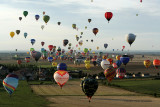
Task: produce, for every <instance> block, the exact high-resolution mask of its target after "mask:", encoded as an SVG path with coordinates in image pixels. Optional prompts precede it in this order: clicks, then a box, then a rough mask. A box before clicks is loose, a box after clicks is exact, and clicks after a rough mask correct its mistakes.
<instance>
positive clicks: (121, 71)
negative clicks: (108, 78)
mask: <svg viewBox="0 0 160 107" xmlns="http://www.w3.org/2000/svg"><path fill="white" fill-rule="evenodd" d="M116 73H117V75H118V77H119V78H120V79H123V78H124V76H125V74H126V70H125V69H124V68H118V69H117V70H116Z"/></svg>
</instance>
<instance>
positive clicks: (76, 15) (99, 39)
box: [0, 0, 160, 50]
mask: <svg viewBox="0 0 160 107" xmlns="http://www.w3.org/2000/svg"><path fill="white" fill-rule="evenodd" d="M159 4H160V0H143V2H142V3H140V0H93V2H91V0H1V1H0V14H1V17H0V23H1V26H0V29H1V31H0V36H1V39H0V50H15V49H18V50H29V49H30V48H35V49H36V50H40V49H41V48H42V46H41V41H44V42H45V45H44V48H46V49H48V45H56V46H57V47H58V46H60V47H62V48H64V49H67V47H63V39H68V40H69V41H70V43H72V47H74V49H76V47H75V46H76V44H77V42H76V39H75V35H78V36H80V32H83V33H84V34H83V35H82V39H83V41H84V45H83V46H81V47H80V48H81V49H83V48H92V49H93V50H95V49H96V47H97V46H99V47H100V49H101V50H104V43H108V45H109V46H108V48H107V50H112V49H115V50H116V49H122V46H126V50H128V49H129V50H159V49H160V42H159V41H160V27H159V26H160V6H159ZM23 11H28V12H29V14H28V16H27V17H26V18H25V17H24V16H23ZM43 11H45V12H46V15H49V16H50V20H49V22H48V23H47V25H46V24H45V23H44V21H43V14H42V13H43ZM105 12H112V13H113V18H112V19H111V21H110V23H108V22H107V20H106V19H105V17H104V14H105ZM36 14H38V15H40V19H39V20H38V21H36V20H35V15H36ZM136 14H139V15H138V16H136ZM19 17H22V21H19ZM89 18H91V19H92V22H91V23H88V19H89ZM58 21H60V22H61V25H60V26H58V25H57V22H58ZM73 23H75V24H76V25H77V27H78V28H79V30H78V31H76V30H73V28H72V24H73ZM41 25H45V28H44V30H42V29H41ZM85 26H87V27H88V28H87V30H85ZM93 28H98V29H99V32H98V34H97V35H96V36H95V35H94V34H93V33H92V29H93ZM16 30H21V32H20V34H19V35H15V36H14V38H11V37H10V32H11V31H13V32H15V31H16ZM24 32H27V33H28V36H27V38H26V39H25V38H24V36H23V35H24ZM128 33H133V34H135V35H137V38H136V40H135V42H134V43H133V44H132V46H131V47H130V46H129V44H128V43H127V42H126V40H125V35H126V34H128ZM112 38H113V40H112ZM31 39H36V43H35V44H34V45H33V46H32V45H31V43H30V40H31ZM91 39H93V40H94V43H91V42H90V40H91ZM86 40H89V42H86Z"/></svg>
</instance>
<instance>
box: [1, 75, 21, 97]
mask: <svg viewBox="0 0 160 107" xmlns="http://www.w3.org/2000/svg"><path fill="white" fill-rule="evenodd" d="M3 86H4V88H5V90H6V91H7V92H8V93H9V94H10V95H11V94H12V93H13V92H14V91H15V89H16V88H17V86H18V76H17V75H16V74H13V73H11V74H8V75H7V76H6V78H5V79H4V80H3Z"/></svg>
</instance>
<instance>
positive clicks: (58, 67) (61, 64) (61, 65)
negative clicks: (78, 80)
mask: <svg viewBox="0 0 160 107" xmlns="http://www.w3.org/2000/svg"><path fill="white" fill-rule="evenodd" d="M57 70H65V71H66V70H67V65H66V64H65V63H59V64H58V65H57Z"/></svg>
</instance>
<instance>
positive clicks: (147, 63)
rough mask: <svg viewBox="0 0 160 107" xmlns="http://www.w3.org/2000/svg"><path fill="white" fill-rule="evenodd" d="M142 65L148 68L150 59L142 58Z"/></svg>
mask: <svg viewBox="0 0 160 107" xmlns="http://www.w3.org/2000/svg"><path fill="white" fill-rule="evenodd" d="M143 63H144V66H145V67H146V68H149V67H150V65H151V61H150V60H144V62H143Z"/></svg>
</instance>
